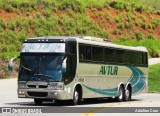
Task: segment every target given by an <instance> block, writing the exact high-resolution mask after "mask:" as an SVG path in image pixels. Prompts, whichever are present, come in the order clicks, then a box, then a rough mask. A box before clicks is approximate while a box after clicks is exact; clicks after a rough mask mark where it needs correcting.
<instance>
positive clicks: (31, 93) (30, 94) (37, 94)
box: [27, 92, 48, 97]
mask: <svg viewBox="0 0 160 116" xmlns="http://www.w3.org/2000/svg"><path fill="white" fill-rule="evenodd" d="M27 93H28V95H29V96H31V97H47V95H48V93H47V92H27Z"/></svg>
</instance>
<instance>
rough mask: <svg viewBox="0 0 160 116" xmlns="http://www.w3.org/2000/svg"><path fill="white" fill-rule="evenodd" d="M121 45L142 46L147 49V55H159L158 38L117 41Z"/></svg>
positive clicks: (159, 41)
mask: <svg viewBox="0 0 160 116" xmlns="http://www.w3.org/2000/svg"><path fill="white" fill-rule="evenodd" d="M118 43H119V44H121V45H127V46H144V47H146V48H147V49H148V51H149V55H150V56H149V57H160V40H158V39H155V40H150V39H146V40H140V41H138V42H137V41H134V40H126V41H124V42H118Z"/></svg>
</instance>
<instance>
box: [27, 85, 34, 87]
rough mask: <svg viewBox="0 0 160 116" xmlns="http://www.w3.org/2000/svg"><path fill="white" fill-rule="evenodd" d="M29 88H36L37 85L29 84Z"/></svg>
mask: <svg viewBox="0 0 160 116" xmlns="http://www.w3.org/2000/svg"><path fill="white" fill-rule="evenodd" d="M27 86H28V87H29V88H36V85H27Z"/></svg>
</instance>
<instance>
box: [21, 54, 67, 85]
mask: <svg viewBox="0 0 160 116" xmlns="http://www.w3.org/2000/svg"><path fill="white" fill-rule="evenodd" d="M64 58H65V55H62V54H51V55H49V54H32V55H30V54H28V55H21V62H20V70H19V81H47V82H49V81H56V82H58V81H62V80H63V79H62V62H63V60H64Z"/></svg>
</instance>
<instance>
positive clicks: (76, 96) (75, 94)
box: [74, 91, 79, 102]
mask: <svg viewBox="0 0 160 116" xmlns="http://www.w3.org/2000/svg"><path fill="white" fill-rule="evenodd" d="M78 97H79V96H78V92H77V91H75V93H74V98H75V101H76V102H77V101H78Z"/></svg>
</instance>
